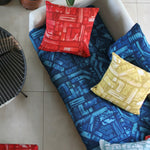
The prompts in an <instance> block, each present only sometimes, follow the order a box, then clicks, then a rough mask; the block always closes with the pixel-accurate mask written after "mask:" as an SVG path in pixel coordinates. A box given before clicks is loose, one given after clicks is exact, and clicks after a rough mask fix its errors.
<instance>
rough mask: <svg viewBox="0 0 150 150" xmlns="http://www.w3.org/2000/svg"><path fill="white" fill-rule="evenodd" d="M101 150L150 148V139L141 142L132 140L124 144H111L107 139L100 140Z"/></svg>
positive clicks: (140, 149) (145, 149)
mask: <svg viewBox="0 0 150 150" xmlns="http://www.w3.org/2000/svg"><path fill="white" fill-rule="evenodd" d="M99 144H100V148H101V150H149V149H150V139H148V140H146V141H140V142H130V143H123V144H110V143H109V142H107V141H105V140H100V142H99Z"/></svg>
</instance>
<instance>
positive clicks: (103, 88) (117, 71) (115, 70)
mask: <svg viewBox="0 0 150 150" xmlns="http://www.w3.org/2000/svg"><path fill="white" fill-rule="evenodd" d="M112 55H113V57H112V61H111V64H110V66H109V68H108V70H107V71H106V73H105V75H104V76H103V78H102V80H101V81H100V82H99V83H98V84H97V85H96V86H94V87H93V88H91V90H92V91H93V92H94V93H95V94H96V95H98V96H100V97H102V98H104V99H106V100H108V101H110V102H112V103H113V104H115V105H117V106H119V107H120V108H122V109H124V110H126V111H128V112H131V113H133V114H137V115H138V114H140V108H141V106H142V104H143V102H144V100H145V98H146V96H147V95H148V94H149V93H150V73H148V72H146V71H144V70H143V69H141V68H139V67H136V66H134V65H132V64H131V63H129V62H127V61H125V60H123V59H122V58H120V57H119V56H118V55H117V54H115V53H113V54H112Z"/></svg>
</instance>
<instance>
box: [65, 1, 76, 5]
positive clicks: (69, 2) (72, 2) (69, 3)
mask: <svg viewBox="0 0 150 150" xmlns="http://www.w3.org/2000/svg"><path fill="white" fill-rule="evenodd" d="M74 1H75V0H66V2H67V5H68V6H73V4H74Z"/></svg>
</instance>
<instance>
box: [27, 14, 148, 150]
mask: <svg viewBox="0 0 150 150" xmlns="http://www.w3.org/2000/svg"><path fill="white" fill-rule="evenodd" d="M44 31H45V26H44V27H41V28H38V29H33V30H32V31H31V32H30V34H29V35H30V39H31V41H32V43H33V46H34V48H35V50H36V52H37V54H38V56H39V58H40V60H41V62H42V63H43V65H44V66H45V68H46V70H47V72H48V74H49V76H50V78H51V80H52V82H53V83H54V84H55V86H56V88H57V89H58V91H59V93H60V95H61V97H62V99H63V101H64V103H65V105H66V107H67V109H68V112H69V114H70V115H71V117H72V119H73V121H74V124H75V126H76V128H77V130H78V132H79V134H80V136H81V138H82V140H83V142H84V143H85V145H86V147H87V150H99V140H100V139H104V140H107V141H109V142H111V143H124V142H129V141H139V140H143V138H144V136H145V135H148V134H150V117H149V116H150V101H148V100H146V101H145V103H144V104H143V107H142V109H141V113H140V116H137V115H134V114H131V113H128V112H126V111H124V110H122V109H120V108H118V107H117V106H114V105H113V104H111V103H109V102H108V101H105V100H103V99H102V98H100V97H98V96H96V95H95V94H93V93H92V92H91V91H90V88H91V87H93V86H94V85H96V84H97V83H98V82H99V81H100V80H101V78H102V77H103V75H104V73H105V71H106V70H107V68H108V66H109V64H110V60H109V58H108V55H107V51H106V50H107V49H108V48H109V46H110V45H111V44H112V43H113V42H114V41H113V39H112V37H111V35H110V34H109V32H108V31H107V29H106V27H105V26H104V24H103V22H102V20H101V19H100V16H99V15H97V17H96V20H95V22H94V26H93V31H92V34H91V40H90V44H89V49H90V53H91V57H88V58H82V57H79V56H75V55H71V54H66V53H57V52H55V53H54V52H46V51H42V50H39V49H38V47H39V45H40V43H41V41H42V38H43V35H44Z"/></svg>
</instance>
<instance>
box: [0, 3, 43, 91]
mask: <svg viewBox="0 0 150 150" xmlns="http://www.w3.org/2000/svg"><path fill="white" fill-rule="evenodd" d="M29 12H30V11H28V10H26V9H24V8H23V7H22V6H21V4H20V3H19V0H13V1H11V2H10V3H9V4H8V5H4V6H0V18H1V20H0V26H1V27H3V28H5V29H6V30H8V31H9V32H10V33H11V34H12V35H13V36H14V37H15V38H16V39H17V40H18V41H19V43H20V44H21V46H22V48H23V51H24V53H25V57H26V60H27V78H26V82H25V86H24V88H23V90H25V91H42V90H43V69H42V68H43V67H42V65H41V63H40V61H39V59H38V57H37V55H36V53H35V50H34V48H33V46H32V44H31V41H30V39H29V29H28V28H29V27H28V26H29V22H28V20H29Z"/></svg>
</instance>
